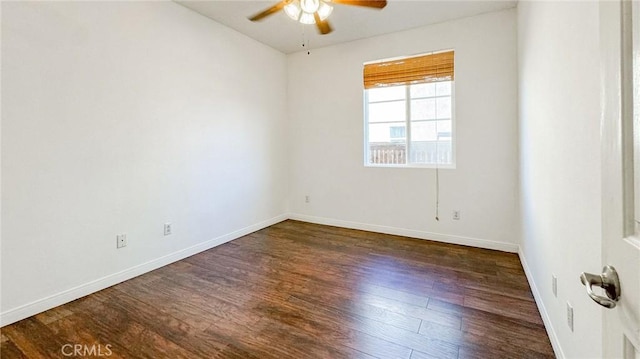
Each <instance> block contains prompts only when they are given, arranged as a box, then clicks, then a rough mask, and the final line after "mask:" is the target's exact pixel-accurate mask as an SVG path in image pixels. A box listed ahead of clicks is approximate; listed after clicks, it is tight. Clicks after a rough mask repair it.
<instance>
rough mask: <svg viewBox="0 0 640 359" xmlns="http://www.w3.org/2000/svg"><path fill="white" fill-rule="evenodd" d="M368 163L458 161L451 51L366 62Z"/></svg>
mask: <svg viewBox="0 0 640 359" xmlns="http://www.w3.org/2000/svg"><path fill="white" fill-rule="evenodd" d="M364 88H365V90H364V99H365V146H366V149H365V165H368V166H396V167H435V166H438V167H445V168H446V167H449V168H452V167H454V165H455V162H454V146H453V140H454V121H453V100H454V82H453V51H446V52H439V53H432V54H428V55H422V56H417V57H409V58H402V59H393V60H385V61H378V62H374V63H368V64H365V66H364Z"/></svg>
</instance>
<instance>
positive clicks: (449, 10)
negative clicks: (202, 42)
mask: <svg viewBox="0 0 640 359" xmlns="http://www.w3.org/2000/svg"><path fill="white" fill-rule="evenodd" d="M174 1H176V2H177V3H179V4H181V5H183V6H185V7H187V8H190V9H192V10H194V11H196V12H198V13H200V14H202V15H204V16H206V17H208V18H211V19H213V20H215V21H217V22H219V23H221V24H224V25H226V26H228V27H230V28H232V29H235V30H236V31H239V32H241V33H243V34H245V35H247V36H249V37H251V38H253V39H256V40H258V41H260V42H262V43H264V44H266V45H268V46H270V47H272V48H274V49H276V50H279V51H281V52H283V53H285V54H289V53H293V52H297V51H302V50H304V49H303V48H302V42H303V39H304V37H305V36H306V37H307V39H308V41H309V46H310V48H311V49H314V48H319V47H324V46H329V45H335V44H339V43H344V42H349V41H353V40H357V39H363V38H367V37H371V36H376V35H382V34H388V33H392V32H397V31H402V30H408V29H411V28H415V27H420V26H424V25H429V24H435V23H439V22H443V21H447V20H452V19H457V18H462V17H468V16H473V15H478V14H482V13H486V12H491V11H497V10H502V9H507V8H511V7H514V6H516V0H509V1H507V0H488V1H484V0H467V1H451V0H449V1H436V0H423V1H420V0H413V1H407V0H405V1H402V0H389V1H388V4H387V6H386V7H385V8H384V9H382V10H376V9H369V8H364V7H360V6H344V5H339V4H336V5H334V10H333V13H332V14H331V16H330V17H329V21H330V23H331V26H332V27H333V32H331V33H330V34H327V35H319V34H318V33H317V31H316V28H315V25H302V24H299V23H296V22H295V21H293V20H291V19H289V18H288V17H287V15H286V14H285V13H284V12H282V11H280V12H278V13H276V14H273V15H271V16H269V17H267V18H265V19H264V20H262V21H258V22H251V21H249V20H248V19H247V17H248V16H251V15H254V14H256V13H258V12H260V11H262V10H264V9H265V8H267V7H270V6H272V5H274V4H276V3H277V2H278V1H279V0H273V1H245V0H225V1H219V0H209V1H202V0H199V1H183V0H174Z"/></svg>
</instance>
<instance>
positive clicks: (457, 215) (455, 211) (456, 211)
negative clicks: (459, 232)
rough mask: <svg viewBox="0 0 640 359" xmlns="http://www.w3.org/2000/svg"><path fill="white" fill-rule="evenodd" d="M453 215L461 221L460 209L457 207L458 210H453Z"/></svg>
mask: <svg viewBox="0 0 640 359" xmlns="http://www.w3.org/2000/svg"><path fill="white" fill-rule="evenodd" d="M452 217H453V219H454V220H455V221H459V220H460V211H459V210H457V209H456V210H454V211H453V214H452Z"/></svg>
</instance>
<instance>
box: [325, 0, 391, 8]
mask: <svg viewBox="0 0 640 359" xmlns="http://www.w3.org/2000/svg"><path fill="white" fill-rule="evenodd" d="M331 1H332V2H334V3H336V4H342V5H355V6H364V7H373V8H376V9H382V8H383V7H385V6H387V0H331Z"/></svg>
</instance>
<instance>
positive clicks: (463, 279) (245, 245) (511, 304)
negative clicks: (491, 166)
mask: <svg viewBox="0 0 640 359" xmlns="http://www.w3.org/2000/svg"><path fill="white" fill-rule="evenodd" d="M1 334H2V335H1V336H2V345H1V352H0V355H1V356H2V358H3V359H4V358H21V357H28V358H58V357H59V358H65V357H68V356H65V355H64V354H65V353H66V354H69V353H70V352H71V353H72V351H71V349H72V347H69V346H66V347H64V346H65V345H66V344H72V345H74V344H80V345H81V346H82V350H85V347H88V348H89V349H90V348H91V347H92V346H93V348H94V350H96V351H94V352H93V354H96V356H97V354H99V353H100V354H103V356H104V357H109V358H196V357H202V358H248V359H251V358H295V359H298V358H412V359H422V358H492V359H493V358H547V357H553V351H552V348H551V344H550V343H549V339H548V337H547V333H546V331H545V329H544V326H543V324H542V320H541V318H540V315H539V313H538V310H537V308H536V305H535V303H534V301H533V297H532V294H531V291H530V289H529V286H528V283H527V280H526V278H525V275H524V271H523V269H522V267H521V265H520V261H519V260H518V257H517V255H515V254H509V253H503V252H497V251H490V250H482V249H476V248H470V247H464V246H456V245H448V244H442V243H437V242H430V241H424V240H418V239H410V238H405V237H399V236H391V235H384V234H377V233H371V232H364V231H355V230H348V229H341V228H336V227H328V226H321V225H315V224H308V223H303V222H297V221H285V222H282V223H279V224H276V225H274V226H272V227H269V228H266V229H263V230H261V231H258V232H255V233H252V234H250V235H247V236H245V237H242V238H239V239H237V240H235V241H232V242H230V243H227V244H224V245H222V246H219V247H216V248H213V249H211V250H208V251H206V252H203V253H200V254H197V255H195V256H192V257H190V258H187V259H184V260H182V261H179V262H176V263H173V264H171V265H169V266H166V267H163V268H160V269H158V270H155V271H153V272H150V273H147V274H145V275H142V276H140V277H137V278H134V279H132V280H129V281H127V282H124V283H121V284H119V285H116V286H114V287H111V288H108V289H105V290H103V291H101V292H98V293H95V294H92V295H89V296H87V297H84V298H81V299H78V300H76V301H74V302H71V303H68V304H65V305H63V306H60V307H57V308H54V309H51V310H49V311H47V312H44V313H41V314H38V315H36V316H34V317H31V318H27V319H25V320H22V321H20V322H17V323H14V324H12V325H9V326H6V327H4V328H2V330H1ZM107 346H108V347H107ZM63 347H64V350H63ZM107 349H108V350H107ZM65 350H66V352H65ZM63 352H64V353H63ZM84 353H85V354H86V353H89V354H92V353H91V352H84ZM105 354H110V355H109V356H106V355H105Z"/></svg>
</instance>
